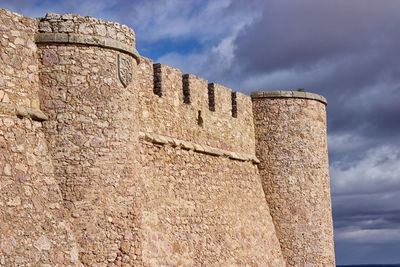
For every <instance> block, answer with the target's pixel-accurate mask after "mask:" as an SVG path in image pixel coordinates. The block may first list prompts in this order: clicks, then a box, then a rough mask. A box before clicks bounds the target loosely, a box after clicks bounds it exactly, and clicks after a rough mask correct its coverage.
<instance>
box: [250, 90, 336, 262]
mask: <svg viewBox="0 0 400 267" xmlns="http://www.w3.org/2000/svg"><path fill="white" fill-rule="evenodd" d="M252 101H253V113H254V123H255V135H256V153H257V157H258V159H259V160H260V161H261V163H260V164H259V171H260V175H261V179H262V183H263V188H264V192H265V196H266V200H267V202H268V205H269V207H270V210H271V215H272V218H273V221H274V224H275V227H276V231H277V235H278V239H279V241H280V244H281V248H282V253H283V255H284V257H285V258H286V261H287V265H288V266H335V256H334V245H333V227H332V211H331V196H330V183H329V164H328V151H327V135H326V100H325V98H324V97H322V96H320V95H316V94H312V93H308V92H303V91H294V92H292V91H265V92H253V93H252Z"/></svg>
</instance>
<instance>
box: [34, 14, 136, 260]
mask: <svg viewBox="0 0 400 267" xmlns="http://www.w3.org/2000/svg"><path fill="white" fill-rule="evenodd" d="M38 25H39V26H38V33H37V34H36V44H37V46H38V58H39V79H40V98H41V103H42V108H43V111H44V112H45V113H46V115H47V116H48V120H47V121H46V122H44V123H43V126H44V132H45V134H46V137H47V140H48V145H49V150H50V154H51V157H52V159H53V164H54V169H55V172H56V174H57V178H58V183H59V185H60V189H61V193H62V196H63V200H64V203H65V205H66V207H67V210H68V212H69V213H70V216H71V219H70V220H71V225H72V226H73V231H74V236H75V239H76V241H77V243H78V245H79V246H80V254H79V259H80V260H81V262H82V263H83V264H85V265H88V266H93V265H96V264H102V263H107V262H116V261H121V260H122V259H123V262H124V263H125V264H129V265H134V264H135V262H136V260H138V258H139V257H137V255H136V253H138V251H139V249H138V246H139V245H138V242H137V240H139V238H138V233H137V232H136V230H135V229H136V228H137V227H138V222H137V218H138V217H139V216H138V214H137V213H136V203H135V201H137V200H138V198H139V197H138V196H137V195H136V192H140V189H139V188H140V187H139V186H138V185H137V184H136V183H137V179H136V175H137V172H136V170H137V169H138V166H137V155H138V148H137V146H138V136H139V117H138V83H137V80H136V79H133V77H134V76H135V73H136V68H137V64H138V63H139V55H138V53H137V52H136V49H135V35H134V32H133V30H132V29H130V28H128V27H127V26H124V25H120V24H118V23H114V22H108V21H103V20H100V19H96V18H92V17H81V16H78V15H71V14H66V15H58V14H47V15H46V17H44V18H40V19H38Z"/></svg>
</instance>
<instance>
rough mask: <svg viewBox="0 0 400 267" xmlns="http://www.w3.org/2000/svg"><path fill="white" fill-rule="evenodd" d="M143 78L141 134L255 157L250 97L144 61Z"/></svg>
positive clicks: (140, 87) (148, 60)
mask: <svg viewBox="0 0 400 267" xmlns="http://www.w3.org/2000/svg"><path fill="white" fill-rule="evenodd" d="M137 76H138V77H137V79H138V81H139V102H140V105H139V106H140V109H141V110H140V120H141V122H140V126H141V131H143V132H151V133H156V134H159V135H164V136H169V137H172V138H177V139H180V140H187V141H190V142H193V143H197V144H202V145H207V146H210V147H215V148H219V149H223V150H229V151H233V152H236V153H242V154H253V155H254V153H255V150H254V147H255V144H254V125H253V113H252V106H251V97H250V96H248V95H245V94H242V93H239V92H236V93H233V92H232V90H231V89H230V88H227V87H225V86H222V85H219V84H216V83H209V82H208V81H207V80H205V79H202V78H200V77H197V76H195V75H193V74H182V71H181V70H179V69H176V68H173V67H170V66H167V65H164V64H159V63H157V64H153V61H152V60H151V59H148V58H144V57H142V58H141V63H140V64H139V65H138V72H137Z"/></svg>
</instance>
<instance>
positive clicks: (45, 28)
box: [36, 13, 139, 62]
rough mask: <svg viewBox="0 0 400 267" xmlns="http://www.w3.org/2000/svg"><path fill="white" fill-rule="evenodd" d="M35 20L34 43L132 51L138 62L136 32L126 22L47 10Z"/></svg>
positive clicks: (130, 52)
mask: <svg viewBox="0 0 400 267" xmlns="http://www.w3.org/2000/svg"><path fill="white" fill-rule="evenodd" d="M37 21H38V32H39V34H37V36H36V42H37V43H50V42H54V43H72V44H86V45H95V46H100V47H106V48H112V49H116V50H119V51H123V52H127V53H128V54H131V55H132V56H133V57H134V58H135V59H136V60H137V61H138V62H139V54H138V52H137V51H136V48H135V32H134V31H133V30H132V29H131V28H129V27H128V26H126V25H122V24H119V23H116V22H111V21H105V20H101V19H98V18H93V17H82V16H79V15H75V14H64V15H60V14H55V13H48V14H46V16H45V17H44V18H38V19H37Z"/></svg>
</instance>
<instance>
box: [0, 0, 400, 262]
mask: <svg viewBox="0 0 400 267" xmlns="http://www.w3.org/2000/svg"><path fill="white" fill-rule="evenodd" d="M0 7H3V8H8V9H11V10H13V11H15V12H18V13H21V14H24V15H27V16H30V17H42V16H44V15H45V13H46V12H56V13H77V14H80V15H84V16H86V15H90V16H95V17H99V18H103V19H106V20H112V21H116V22H120V23H123V24H126V25H128V26H130V27H131V28H133V29H134V30H135V32H136V41H137V49H138V51H139V53H140V54H141V55H143V56H146V57H149V58H152V59H153V60H154V62H161V63H164V64H167V65H171V66H174V67H177V68H179V69H181V70H182V71H183V73H193V74H195V75H197V76H200V77H202V78H205V79H208V80H209V82H217V83H220V84H223V85H226V86H228V87H231V88H232V89H234V90H236V91H240V92H243V93H247V94H249V93H250V92H251V91H255V90H296V89H297V88H305V89H306V91H309V92H314V93H318V94H321V95H323V96H325V97H326V98H327V100H328V106H327V116H328V145H329V160H330V174H331V193H332V205H333V219H334V231H335V250H336V261H337V264H373V263H385V264H390V263H400V253H399V251H400V0H334V1H332V0H247V1H241V0H209V1H208V0H202V1H196V0H192V1H191V0H168V1H165V0H132V1H128V0H60V1H55V0H36V1H35V0H0Z"/></svg>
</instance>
